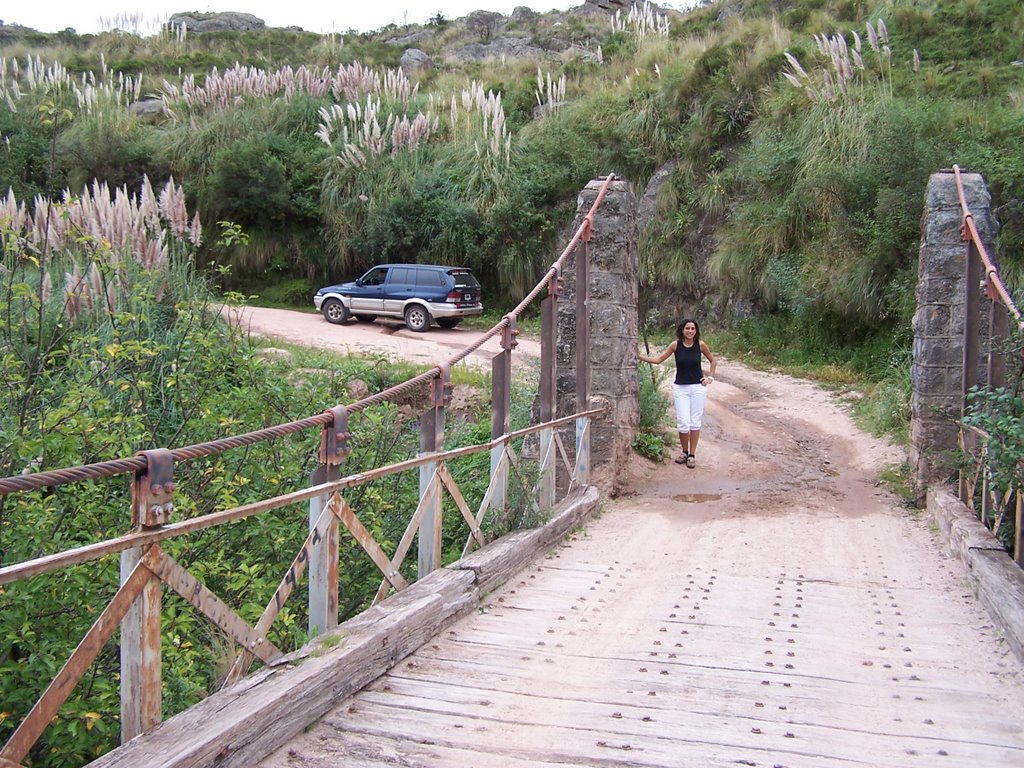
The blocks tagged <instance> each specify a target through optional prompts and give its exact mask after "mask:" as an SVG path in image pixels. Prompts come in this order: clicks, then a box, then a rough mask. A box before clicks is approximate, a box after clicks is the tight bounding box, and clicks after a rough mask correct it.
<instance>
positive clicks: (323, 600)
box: [308, 465, 339, 637]
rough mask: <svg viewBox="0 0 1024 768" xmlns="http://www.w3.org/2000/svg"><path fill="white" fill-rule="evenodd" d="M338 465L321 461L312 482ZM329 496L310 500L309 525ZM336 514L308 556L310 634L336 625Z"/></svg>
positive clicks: (315, 520) (334, 471)
mask: <svg viewBox="0 0 1024 768" xmlns="http://www.w3.org/2000/svg"><path fill="white" fill-rule="evenodd" d="M338 471H339V469H338V468H337V467H329V466H327V465H321V467H320V468H319V469H318V470H317V471H316V472H314V474H313V476H312V478H311V484H313V485H316V484H317V482H316V481H317V480H318V479H319V476H323V477H324V478H326V477H327V476H328V475H330V474H332V473H337V472H338ZM328 499H329V496H317V497H315V498H312V499H310V500H309V525H310V527H311V528H312V527H313V526H315V525H316V524H317V521H318V520H319V519H320V516H321V514H322V513H323V511H324V510H325V509H326V508H327V501H328ZM338 525H339V523H338V518H337V516H335V515H333V514H332V516H331V518H330V524H329V525H328V527H327V531H326V534H325V535H324V537H323V539H322V540H321V541H320V543H319V544H317V545H315V546H314V547H313V550H312V552H311V553H310V559H309V625H308V626H309V636H310V637H317V636H319V635H322V634H324V632H326V631H328V630H329V629H334V627H336V626H338V560H339V555H338Z"/></svg>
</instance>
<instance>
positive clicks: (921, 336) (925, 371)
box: [910, 172, 996, 498]
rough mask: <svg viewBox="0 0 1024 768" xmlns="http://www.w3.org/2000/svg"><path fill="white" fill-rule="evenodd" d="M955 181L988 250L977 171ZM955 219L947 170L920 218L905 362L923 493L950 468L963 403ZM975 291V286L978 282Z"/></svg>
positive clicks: (961, 254) (961, 266)
mask: <svg viewBox="0 0 1024 768" xmlns="http://www.w3.org/2000/svg"><path fill="white" fill-rule="evenodd" d="M961 179H962V180H963V185H964V194H965V197H966V199H967V205H968V207H969V208H970V210H971V212H972V213H973V214H974V222H975V224H976V226H977V227H978V233H979V234H980V235H981V237H982V240H983V242H984V243H985V248H986V250H988V252H989V253H993V252H994V247H993V241H994V239H995V233H996V224H995V222H994V220H993V217H992V214H991V198H990V196H989V193H988V189H987V188H986V187H985V181H984V179H983V178H982V177H981V175H980V174H977V173H962V174H961ZM962 222H963V213H962V210H961V207H960V198H959V196H958V194H957V188H956V177H955V176H954V175H953V174H952V173H951V172H942V173H935V174H932V177H931V178H930V179H929V180H928V188H927V190H926V192H925V207H924V214H923V216H922V221H921V250H920V256H919V261H918V282H917V311H916V312H915V313H914V362H913V367H912V368H911V384H912V387H913V392H912V397H911V421H910V461H911V465H912V466H913V469H914V480H915V484H916V486H917V489H918V493H919V495H920V496H921V497H922V498H923V496H924V494H925V493H926V492H927V488H928V486H929V485H931V484H934V483H945V482H949V481H951V480H952V479H953V473H954V471H955V453H954V452H955V450H956V449H957V445H958V433H959V427H958V423H957V422H958V420H959V419H960V409H961V404H962V403H963V366H964V326H965V314H966V312H965V305H966V289H967V286H966V270H967V243H965V242H964V241H963V238H962V236H961V224H962ZM975 290H981V288H980V286H975ZM982 304H983V305H984V304H985V302H982ZM982 327H987V323H982ZM982 380H984V378H982Z"/></svg>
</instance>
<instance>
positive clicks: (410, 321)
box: [405, 304, 430, 333]
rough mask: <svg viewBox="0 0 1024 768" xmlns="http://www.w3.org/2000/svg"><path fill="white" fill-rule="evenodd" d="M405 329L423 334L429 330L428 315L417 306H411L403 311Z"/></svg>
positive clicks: (424, 309)
mask: <svg viewBox="0 0 1024 768" xmlns="http://www.w3.org/2000/svg"><path fill="white" fill-rule="evenodd" d="M405 327H406V328H408V329H409V330H410V331H415V332H416V333H423V332H424V331H426V330H427V329H428V328H430V313H429V312H427V308H426V307H423V306H421V305H419V304H412V305H410V306H409V307H408V308H407V309H406V310H405Z"/></svg>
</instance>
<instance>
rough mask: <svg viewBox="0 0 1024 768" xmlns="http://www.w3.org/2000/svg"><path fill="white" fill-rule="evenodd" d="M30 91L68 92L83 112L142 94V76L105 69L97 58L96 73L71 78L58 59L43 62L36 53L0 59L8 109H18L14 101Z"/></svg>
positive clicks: (1, 94)
mask: <svg viewBox="0 0 1024 768" xmlns="http://www.w3.org/2000/svg"><path fill="white" fill-rule="evenodd" d="M34 91H44V92H51V91H58V92H66V93H70V94H71V96H72V97H73V98H74V100H75V102H76V103H77V104H78V108H79V109H80V110H82V111H83V112H86V113H90V112H93V111H95V110H97V109H101V108H105V107H108V106H117V105H120V106H125V107H126V106H128V105H129V104H131V103H132V102H134V101H138V100H139V98H140V97H141V95H142V78H141V77H137V78H135V77H126V76H125V75H124V74H123V73H122V72H117V73H115V72H114V71H113V70H111V69H109V68H107V66H106V62H105V61H104V59H103V57H102V56H101V57H100V74H99V75H98V76H97V75H96V74H95V73H94V72H87V73H84V74H82V75H81V76H80V77H78V78H75V77H72V76H71V75H70V74H69V73H68V71H67V69H66V68H65V67H64V65H63V64H61V63H60V62H58V61H54V62H53V63H52V64H44V63H43V59H42V58H41V57H39V56H26V57H25V59H24V63H19V60H18V59H12V58H3V59H0V97H2V98H3V99H4V100H5V101H6V102H7V107H8V109H10V110H11V111H12V112H17V111H18V106H17V102H18V101H19V100H20V99H21V98H22V97H23V96H26V95H28V94H30V93H32V92H34Z"/></svg>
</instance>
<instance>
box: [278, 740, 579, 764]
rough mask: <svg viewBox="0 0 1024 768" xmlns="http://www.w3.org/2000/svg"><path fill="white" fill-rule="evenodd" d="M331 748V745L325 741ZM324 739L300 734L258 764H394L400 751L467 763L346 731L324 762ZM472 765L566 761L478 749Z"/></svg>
mask: <svg viewBox="0 0 1024 768" xmlns="http://www.w3.org/2000/svg"><path fill="white" fill-rule="evenodd" d="M326 746H327V748H328V749H330V747H331V746H333V745H326ZM324 747H325V744H324V743H323V742H321V743H318V744H312V743H311V740H310V739H309V737H308V736H305V735H303V736H299V737H298V738H296V739H295V741H294V742H293V743H291V744H289V745H288V747H285V748H282V749H280V750H278V751H277V752H275V753H274V754H273V755H270V756H269V757H268V758H267V759H266V760H264V761H263V762H262V763H260V765H261V766H262V767H263V768H296V766H310V767H311V768H312V766H322V768H329V766H342V765H343V766H344V767H345V768H395V767H396V764H397V765H401V763H397V760H398V759H399V758H398V755H399V752H401V755H402V758H401V759H402V760H403V761H404V762H405V765H408V766H416V767H417V768H425V767H426V766H455V765H466V764H467V763H466V754H465V752H463V751H462V750H459V749H452V748H451V747H448V746H443V745H440V744H431V743H423V744H413V743H412V742H406V741H403V740H401V739H381V738H380V737H377V736H373V735H369V736H368V735H365V734H361V733H346V734H345V742H344V745H343V747H344V748H343V749H339V750H338V751H335V752H333V753H332V754H331V756H330V757H329V758H328V760H329V762H328V763H324V762H323V758H319V760H320V762H317V760H318V757H317V756H318V755H320V754H322V753H323V751H324ZM472 768H566V765H565V763H563V762H559V763H551V762H537V761H536V760H530V759H529V758H524V757H521V756H520V755H517V754H515V753H514V752H512V751H508V750H506V751H505V752H503V753H502V754H491V753H489V752H477V753H475V754H474V755H473V762H472Z"/></svg>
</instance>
